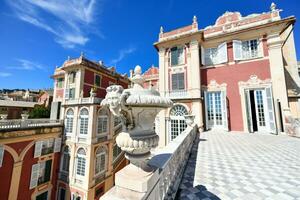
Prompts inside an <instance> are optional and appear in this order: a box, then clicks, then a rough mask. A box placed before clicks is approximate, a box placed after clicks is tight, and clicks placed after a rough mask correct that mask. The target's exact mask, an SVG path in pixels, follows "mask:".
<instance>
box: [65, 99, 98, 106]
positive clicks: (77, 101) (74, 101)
mask: <svg viewBox="0 0 300 200" xmlns="http://www.w3.org/2000/svg"><path fill="white" fill-rule="evenodd" d="M101 101H102V98H98V97H86V98H78V99H66V100H65V103H64V104H65V105H78V104H100V103H101Z"/></svg>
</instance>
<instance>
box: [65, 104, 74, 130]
mask: <svg viewBox="0 0 300 200" xmlns="http://www.w3.org/2000/svg"><path fill="white" fill-rule="evenodd" d="M69 110H72V111H73V114H72V115H70V114H68V112H69ZM71 118H72V127H71V129H72V131H71V132H67V129H65V130H66V135H67V136H70V135H72V134H73V132H74V110H73V109H72V108H69V109H68V110H67V112H66V121H65V126H66V127H67V125H68V120H69V119H71Z"/></svg>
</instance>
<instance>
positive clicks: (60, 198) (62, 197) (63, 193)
mask: <svg viewBox="0 0 300 200" xmlns="http://www.w3.org/2000/svg"><path fill="white" fill-rule="evenodd" d="M65 199H66V189H65V188H62V187H60V188H59V190H58V200H65Z"/></svg>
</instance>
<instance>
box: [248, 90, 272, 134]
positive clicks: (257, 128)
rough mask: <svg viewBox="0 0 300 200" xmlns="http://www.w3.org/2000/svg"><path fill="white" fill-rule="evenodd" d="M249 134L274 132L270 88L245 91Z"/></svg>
mask: <svg viewBox="0 0 300 200" xmlns="http://www.w3.org/2000/svg"><path fill="white" fill-rule="evenodd" d="M245 102H246V114H247V123H248V131H249V132H271V133H275V132H276V126H275V119H274V108H273V98H272V93H271V88H257V89H246V90H245Z"/></svg>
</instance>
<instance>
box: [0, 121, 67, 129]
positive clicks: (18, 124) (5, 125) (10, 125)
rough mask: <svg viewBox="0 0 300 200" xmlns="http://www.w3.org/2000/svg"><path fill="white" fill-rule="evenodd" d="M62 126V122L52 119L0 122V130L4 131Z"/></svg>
mask: <svg viewBox="0 0 300 200" xmlns="http://www.w3.org/2000/svg"><path fill="white" fill-rule="evenodd" d="M56 125H57V126H62V125H63V121H62V120H58V119H57V120H52V119H24V120H22V119H13V120H0V130H4V129H22V128H32V127H47V126H56Z"/></svg>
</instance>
